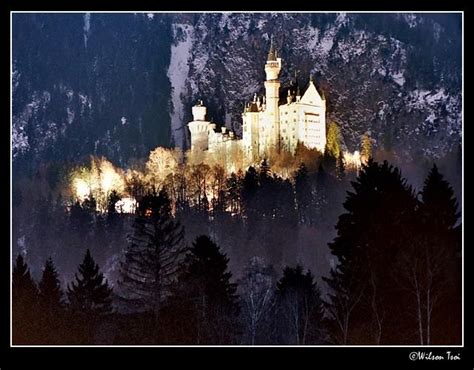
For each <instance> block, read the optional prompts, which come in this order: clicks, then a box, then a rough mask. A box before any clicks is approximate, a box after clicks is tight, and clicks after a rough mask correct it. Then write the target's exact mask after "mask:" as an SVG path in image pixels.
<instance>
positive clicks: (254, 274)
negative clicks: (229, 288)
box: [239, 257, 275, 345]
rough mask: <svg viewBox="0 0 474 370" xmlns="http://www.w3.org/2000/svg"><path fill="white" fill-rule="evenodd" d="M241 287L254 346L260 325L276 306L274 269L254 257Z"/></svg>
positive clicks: (246, 319)
mask: <svg viewBox="0 0 474 370" xmlns="http://www.w3.org/2000/svg"><path fill="white" fill-rule="evenodd" d="M239 287H240V289H241V295H240V296H241V300H242V301H243V304H242V310H243V315H244V320H245V324H246V328H247V335H248V337H249V341H250V343H251V344H252V345H254V344H255V341H256V338H257V334H258V329H259V327H260V324H261V323H262V321H263V319H264V318H265V316H266V315H267V314H268V313H269V312H270V311H271V309H272V308H273V306H274V305H275V291H274V272H273V269H272V268H271V267H270V266H268V265H266V264H265V263H264V261H263V259H262V258H260V257H252V258H251V259H250V262H249V264H248V265H247V267H246V269H245V272H244V276H243V278H242V279H241V280H240V281H239Z"/></svg>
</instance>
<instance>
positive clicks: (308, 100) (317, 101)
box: [300, 80, 323, 105]
mask: <svg viewBox="0 0 474 370" xmlns="http://www.w3.org/2000/svg"><path fill="white" fill-rule="evenodd" d="M300 102H301V103H303V104H311V105H322V104H323V100H322V99H321V96H320V95H319V93H318V90H316V86H314V83H313V80H310V81H309V86H308V88H307V89H306V91H305V93H304V94H303V96H302V97H301V100H300Z"/></svg>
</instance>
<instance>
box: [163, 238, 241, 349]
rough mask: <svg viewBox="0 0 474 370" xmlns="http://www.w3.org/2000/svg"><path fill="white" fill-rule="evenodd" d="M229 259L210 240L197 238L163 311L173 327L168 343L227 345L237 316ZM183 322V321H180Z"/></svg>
mask: <svg viewBox="0 0 474 370" xmlns="http://www.w3.org/2000/svg"><path fill="white" fill-rule="evenodd" d="M228 262H229V259H228V258H227V257H226V255H224V254H222V253H221V252H220V249H219V247H218V246H217V245H216V244H215V243H214V242H213V241H212V240H211V239H209V237H207V236H205V235H202V236H199V237H198V238H196V240H195V242H194V243H193V247H192V248H191V249H190V253H189V254H188V255H187V256H186V261H185V266H186V270H185V271H184V272H183V273H182V275H181V276H180V278H179V279H178V281H177V283H176V285H175V289H174V292H173V295H172V296H171V298H170V300H169V303H168V307H167V309H166V312H167V316H168V318H169V317H170V316H172V317H174V318H175V319H174V320H173V319H172V318H171V319H170V318H169V319H168V321H169V322H171V323H173V324H172V325H173V326H172V330H171V329H170V330H167V332H168V333H169V334H173V335H174V338H172V339H170V340H171V341H174V342H177V343H181V344H229V343H232V342H233V341H234V340H235V338H234V336H235V319H236V315H237V314H238V303H237V296H236V294H235V292H236V289H237V287H236V285H235V284H233V283H231V282H230V279H231V277H232V274H231V273H230V272H229V271H228V268H227V265H228ZM183 318H186V319H185V320H183Z"/></svg>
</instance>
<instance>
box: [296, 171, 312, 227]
mask: <svg viewBox="0 0 474 370" xmlns="http://www.w3.org/2000/svg"><path fill="white" fill-rule="evenodd" d="M294 180H295V199H296V207H297V209H298V220H299V223H301V224H310V222H311V217H310V214H309V213H310V209H311V208H312V207H313V206H314V199H313V193H312V189H311V182H310V180H309V176H308V169H307V168H306V165H305V164H304V163H301V165H300V166H299V167H298V170H297V171H296V173H295V176H294Z"/></svg>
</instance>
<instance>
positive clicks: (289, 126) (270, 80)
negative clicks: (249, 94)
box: [188, 40, 326, 162]
mask: <svg viewBox="0 0 474 370" xmlns="http://www.w3.org/2000/svg"><path fill="white" fill-rule="evenodd" d="M281 66H282V62H281V58H278V56H277V52H276V50H275V48H274V46H273V40H272V42H271V45H270V51H269V53H268V58H267V62H266V64H265V74H266V81H265V95H264V96H263V97H257V96H256V95H255V96H254V98H253V101H252V102H249V103H247V104H246V105H245V108H244V112H243V113H242V121H243V122H242V138H241V139H239V138H237V137H236V135H235V134H234V132H232V131H229V130H227V128H226V127H222V128H221V130H220V131H217V130H216V124H215V123H212V122H209V121H207V120H206V111H207V109H206V107H205V106H204V104H203V102H202V100H199V101H198V103H197V104H196V105H195V106H194V107H193V108H192V114H193V121H191V122H189V123H188V128H189V131H190V132H191V150H192V151H208V152H210V153H218V154H219V155H221V153H222V155H226V154H227V153H230V152H232V151H234V150H242V152H243V153H244V155H245V157H246V159H247V160H248V161H249V162H255V161H258V160H260V159H262V158H265V157H267V158H268V157H269V156H270V153H272V151H276V152H280V151H281V150H285V151H288V152H290V153H292V154H294V152H295V150H296V147H297V144H298V143H301V144H303V145H305V146H306V147H308V148H310V149H314V148H316V149H318V150H319V151H321V152H323V151H324V148H325V146H326V100H325V99H324V96H323V97H321V96H320V95H319V93H318V91H317V90H316V86H315V85H314V83H313V81H312V80H311V79H310V81H309V85H308V87H307V89H306V91H305V92H304V94H303V95H301V93H300V91H299V88H298V89H296V90H294V91H293V92H292V91H291V89H288V96H287V97H286V103H284V104H280V81H279V79H278V76H279V74H280V70H281Z"/></svg>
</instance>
